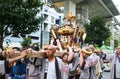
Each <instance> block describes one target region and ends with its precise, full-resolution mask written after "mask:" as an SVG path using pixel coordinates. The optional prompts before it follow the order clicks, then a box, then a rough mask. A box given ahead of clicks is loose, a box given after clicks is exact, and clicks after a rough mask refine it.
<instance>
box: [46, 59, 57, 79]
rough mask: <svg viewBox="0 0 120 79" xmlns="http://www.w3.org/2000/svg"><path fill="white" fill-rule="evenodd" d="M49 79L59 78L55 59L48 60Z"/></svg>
mask: <svg viewBox="0 0 120 79" xmlns="http://www.w3.org/2000/svg"><path fill="white" fill-rule="evenodd" d="M47 79H57V78H56V70H55V59H54V61H52V62H48V72H47Z"/></svg>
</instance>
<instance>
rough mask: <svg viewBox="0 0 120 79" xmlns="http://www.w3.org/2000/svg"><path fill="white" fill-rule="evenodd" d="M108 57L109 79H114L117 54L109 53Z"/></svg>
mask: <svg viewBox="0 0 120 79" xmlns="http://www.w3.org/2000/svg"><path fill="white" fill-rule="evenodd" d="M106 59H107V60H109V61H110V78H109V79H114V64H115V61H116V54H115V53H114V54H109V55H106Z"/></svg>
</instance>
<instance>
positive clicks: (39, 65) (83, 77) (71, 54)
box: [0, 44, 120, 79]
mask: <svg viewBox="0 0 120 79" xmlns="http://www.w3.org/2000/svg"><path fill="white" fill-rule="evenodd" d="M62 49H63V51H64V53H63V52H62V53H63V54H62V56H55V55H54V54H55V53H56V52H59V51H61V50H60V48H59V47H58V46H55V45H53V44H51V45H47V46H44V47H43V48H42V49H39V47H38V46H36V45H34V46H30V47H28V49H25V50H22V51H21V50H20V48H18V47H14V48H12V50H6V51H4V52H2V54H1V55H0V56H1V57H0V73H1V74H6V75H7V76H6V78H3V79H101V78H102V73H103V69H104V60H108V61H109V62H111V75H110V79H120V69H119V66H120V46H118V47H117V48H116V52H115V53H113V54H109V55H107V54H104V53H103V51H102V49H99V50H95V47H94V45H92V44H90V45H88V46H86V47H83V48H80V47H79V46H70V45H65V44H63V45H62ZM43 50H44V51H45V53H46V56H45V57H35V58H26V55H27V54H29V53H31V52H32V53H34V52H38V53H40V51H43ZM13 52H21V54H20V56H17V57H15V58H12V59H7V58H5V57H6V54H7V55H12V53H13Z"/></svg>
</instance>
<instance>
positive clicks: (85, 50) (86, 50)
mask: <svg viewBox="0 0 120 79" xmlns="http://www.w3.org/2000/svg"><path fill="white" fill-rule="evenodd" d="M82 51H83V52H84V53H86V54H92V50H90V48H88V47H83V48H82Z"/></svg>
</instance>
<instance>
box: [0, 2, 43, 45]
mask: <svg viewBox="0 0 120 79" xmlns="http://www.w3.org/2000/svg"><path fill="white" fill-rule="evenodd" d="M42 5H43V3H41V2H40V0H0V47H2V43H3V39H4V38H5V37H6V36H7V35H10V34H14V35H18V34H20V35H25V34H30V33H31V32H35V31H36V30H38V29H39V25H38V24H39V23H41V22H42V21H43V18H42V17H36V15H37V14H38V13H39V12H40V10H41V7H42Z"/></svg>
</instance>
